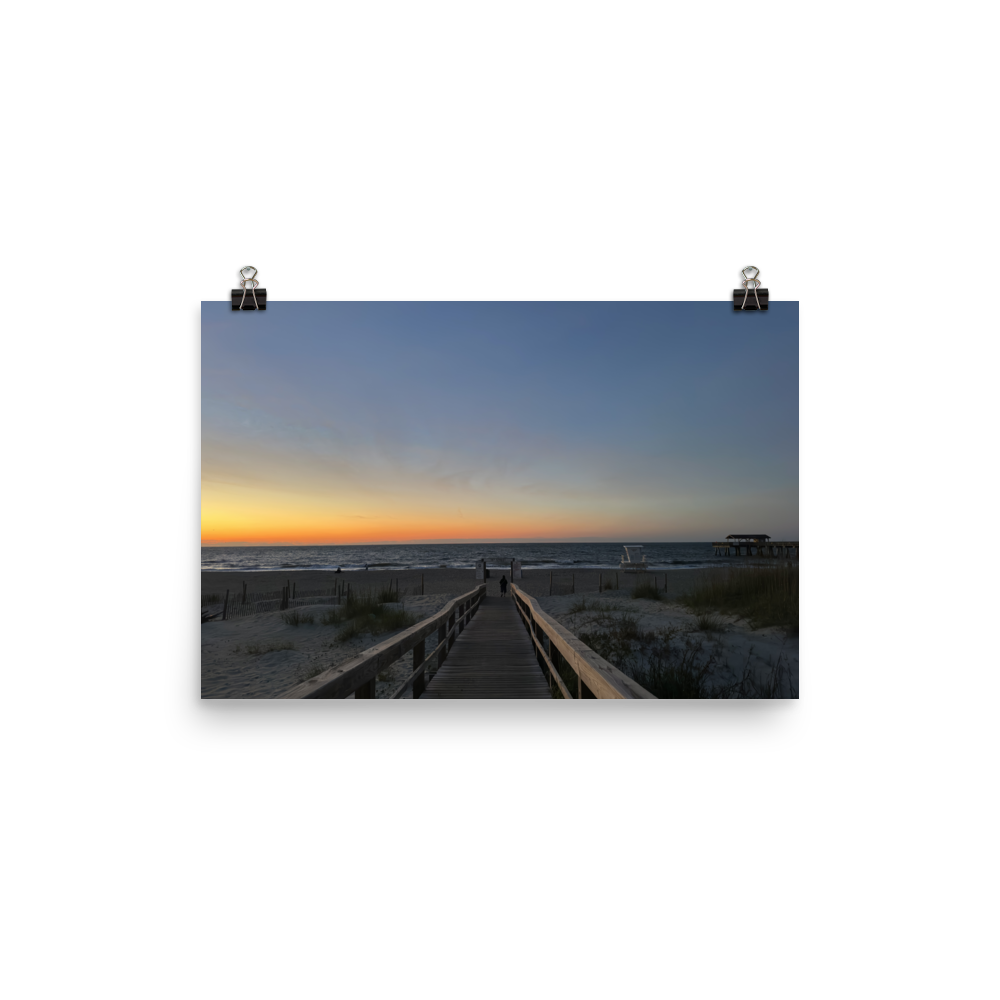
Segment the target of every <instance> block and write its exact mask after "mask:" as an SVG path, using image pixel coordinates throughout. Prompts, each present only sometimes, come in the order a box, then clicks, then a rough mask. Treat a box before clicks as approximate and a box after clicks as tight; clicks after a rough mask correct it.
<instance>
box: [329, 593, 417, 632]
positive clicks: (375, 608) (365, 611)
mask: <svg viewBox="0 0 1000 1000" xmlns="http://www.w3.org/2000/svg"><path fill="white" fill-rule="evenodd" d="M388 590H389V588H383V589H382V590H380V591H379V592H378V593H377V594H372V593H371V591H365V592H363V593H357V594H355V593H353V592H352V593H350V594H348V595H347V598H346V600H345V601H344V603H343V604H342V605H340V607H337V608H330V610H329V611H327V612H326V613H325V614H324V615H323V617H322V618H321V619H320V621H321V623H322V624H323V625H339V626H341V628H340V631H339V632H338V633H337V642H348V641H349V640H350V639H354V638H357V637H358V636H361V635H381V634H382V633H384V632H394V631H396V630H397V629H401V628H408V627H409V626H410V625H415V624H416V621H417V619H416V618H415V617H414V616H413V615H411V614H410V613H409V612H408V611H404V610H403V609H402V608H390V607H387V606H386V604H387V603H389V602H386V601H383V600H382V598H383V597H384V595H385V594H386V593H387V592H388ZM395 594H396V591H395V590H394V589H393V590H392V595H393V598H394V599H395Z"/></svg>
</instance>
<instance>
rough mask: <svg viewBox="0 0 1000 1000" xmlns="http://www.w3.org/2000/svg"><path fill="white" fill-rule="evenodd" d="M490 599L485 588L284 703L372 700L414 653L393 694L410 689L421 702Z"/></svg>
mask: <svg viewBox="0 0 1000 1000" xmlns="http://www.w3.org/2000/svg"><path fill="white" fill-rule="evenodd" d="M485 594H486V586H485V584H480V585H479V586H478V587H476V589H475V590H470V591H469V592H468V593H467V594H463V595H462V596H461V597H456V598H455V599H454V600H453V601H449V602H448V603H447V604H446V605H445V606H444V607H443V608H442V609H441V610H440V611H439V612H438V613H437V614H435V615H432V616H431V617H430V618H425V619H424V620H423V621H422V622H417V624H416V625H412V626H410V628H408V629H406V631H404V632H400V633H399V635H397V636H393V638H391V639H387V640H386V641H385V642H380V643H379V644H378V645H377V646H372V647H370V648H369V649H366V650H365V651H364V652H363V653H361V654H360V655H359V656H356V657H355V658H354V659H353V660H348V661H347V663H344V664H341V665H340V666H339V667H330V668H329V669H328V670H324V671H323V673H321V674H318V675H317V676H316V677H313V678H311V679H310V680H307V681H304V682H303V683H302V684H299V685H297V686H296V687H294V688H292V689H291V690H290V691H287V692H286V693H285V694H283V695H282V696H281V697H282V698H346V697H347V696H348V695H349V694H353V695H354V697H355V698H374V697H375V680H376V678H377V677H378V675H379V673H380V672H381V671H383V670H385V668H386V667H389V666H392V664H393V663H395V662H396V661H397V660H398V659H400V658H401V657H403V656H405V655H406V653H408V652H409V651H410V650H413V673H412V674H411V675H410V676H409V677H408V678H407V679H406V680H405V681H404V682H403V683H402V684H401V685H400V687H399V688H398V689H397V690H396V691H395V692H394V693H393V695H392V697H393V698H401V697H402V696H403V695H404V694H405V693H406V691H407V690H408V689H409V688H411V687H412V688H413V697H414V698H419V697H420V695H421V694H423V692H424V688H425V687H426V686H427V680H428V676H427V675H428V673H430V674H431V675H433V672H434V671H435V670H437V669H438V667H440V666H441V664H442V663H444V660H445V657H446V656H447V655H448V650H450V649H451V647H452V646H453V645H454V643H455V639H456V638H458V636H459V635H460V634H461V633H462V631H463V630H464V629H465V626H466V625H467V624H468V623H469V622H470V621H471V620H472V616H473V615H474V614H475V613H476V612H477V611H478V610H479V602H480V601H481V600H482V599H483V597H484V596H485ZM435 631H436V632H437V645H436V646H435V647H434V648H433V649H432V650H431V651H430V653H426V652H425V650H426V645H427V637H428V636H429V635H431V634H433V633H434V632H435Z"/></svg>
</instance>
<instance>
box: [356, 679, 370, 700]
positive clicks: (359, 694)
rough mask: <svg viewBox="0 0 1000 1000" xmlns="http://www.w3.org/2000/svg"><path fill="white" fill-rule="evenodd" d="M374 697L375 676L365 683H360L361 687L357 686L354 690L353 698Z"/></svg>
mask: <svg viewBox="0 0 1000 1000" xmlns="http://www.w3.org/2000/svg"><path fill="white" fill-rule="evenodd" d="M374 697H375V678H374V677H373V678H372V679H371V680H370V681H367V682H366V683H364V684H362V685H361V687H359V688H358V689H357V690H356V691H355V692H354V698H355V700H357V699H358V698H374Z"/></svg>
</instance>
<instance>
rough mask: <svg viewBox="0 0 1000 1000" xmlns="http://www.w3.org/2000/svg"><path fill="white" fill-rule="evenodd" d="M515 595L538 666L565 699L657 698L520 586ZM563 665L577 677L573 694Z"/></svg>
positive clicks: (515, 587) (513, 585) (512, 590)
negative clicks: (581, 639) (532, 643)
mask: <svg viewBox="0 0 1000 1000" xmlns="http://www.w3.org/2000/svg"><path fill="white" fill-rule="evenodd" d="M511 593H512V594H513V595H514V602H515V604H516V605H517V610H518V612H519V613H520V615H521V620H522V621H523V622H524V625H525V627H526V628H527V630H528V634H529V635H530V636H531V639H532V642H534V644H535V654H536V656H537V657H538V665H539V666H540V667H542V669H543V670H546V671H547V672H548V675H549V678H550V682H551V683H552V684H553V685H554V686H555V687H557V688H558V689H559V691H560V693H561V694H562V696H563V697H564V698H655V697H656V695H654V694H650V693H649V692H648V691H647V690H646V689H645V688H644V687H642V685H641V684H637V683H636V682H635V681H634V680H632V678H631V677H628V676H626V675H625V674H623V673H622V672H621V671H620V670H619V669H618V668H617V667H616V666H614V665H613V664H611V663H608V661H607V660H605V659H604V657H602V656H598V655H597V653H595V652H594V651H593V650H592V649H591V648H590V647H589V646H588V645H587V644H586V643H584V642H581V641H580V640H579V639H578V638H577V637H576V636H575V635H573V633H572V632H570V631H569V629H567V628H564V627H563V626H562V625H560V624H559V622H557V621H556V620H555V619H554V618H553V617H551V616H550V615H547V614H546V613H545V612H544V611H542V609H541V608H540V607H539V606H538V601H536V600H535V599H534V598H533V597H532V596H531V595H530V594H526V593H525V592H524V591H523V590H522V589H521V588H520V587H519V586H517V584H511ZM560 662H561V663H565V664H566V666H567V667H568V668H569V670H570V671H571V672H572V675H575V679H576V685H575V686H576V691H574V692H572V693H571V691H570V687H569V686H567V684H566V681H565V679H564V678H563V676H562V672H561V671H560V670H559V666H558V664H559V663H560ZM572 675H571V676H572ZM570 686H572V682H571V684H570Z"/></svg>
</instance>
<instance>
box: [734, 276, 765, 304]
mask: <svg viewBox="0 0 1000 1000" xmlns="http://www.w3.org/2000/svg"><path fill="white" fill-rule="evenodd" d="M747 271H753V274H747ZM740 274H742V275H743V289H742V290H740V289H739V288H734V289H733V308H734V309H746V310H747V311H748V312H749V311H750V310H751V309H752V310H754V311H756V310H757V309H763V310H764V311H767V289H766V288H761V287H760V278H759V277H758V275H759V274H760V268H759V267H754V266H753V264H751V265H750V266H749V267H745V268H743V270H742V271H741V272H740ZM751 284H752V285H753V289H752V290H753V298H750V292H751V288H750V285H751Z"/></svg>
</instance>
